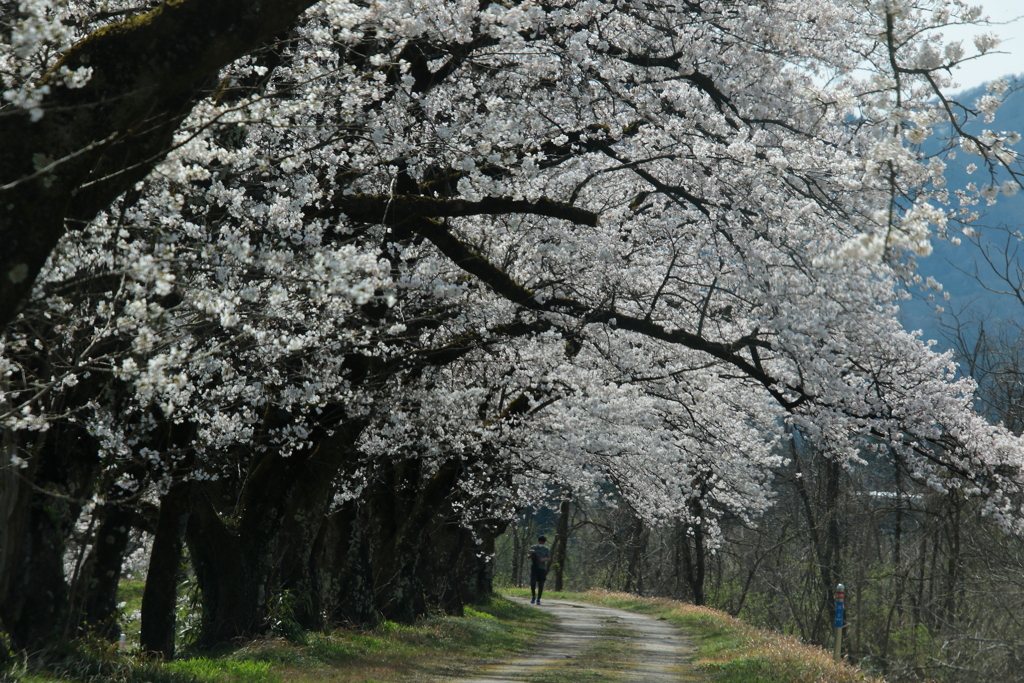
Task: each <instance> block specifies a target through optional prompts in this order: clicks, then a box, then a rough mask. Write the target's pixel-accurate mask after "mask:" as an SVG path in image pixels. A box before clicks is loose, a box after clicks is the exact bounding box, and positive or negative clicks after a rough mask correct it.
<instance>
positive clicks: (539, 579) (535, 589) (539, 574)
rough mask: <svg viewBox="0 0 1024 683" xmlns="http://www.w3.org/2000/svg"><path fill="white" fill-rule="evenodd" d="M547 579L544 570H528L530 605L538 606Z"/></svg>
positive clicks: (534, 568) (537, 568)
mask: <svg viewBox="0 0 1024 683" xmlns="http://www.w3.org/2000/svg"><path fill="white" fill-rule="evenodd" d="M547 578H548V572H547V570H546V569H541V568H540V567H531V568H530V603H531V604H532V603H537V604H540V597H541V595H543V594H544V582H545V581H546V580H547Z"/></svg>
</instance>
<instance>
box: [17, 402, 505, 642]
mask: <svg viewBox="0 0 1024 683" xmlns="http://www.w3.org/2000/svg"><path fill="white" fill-rule="evenodd" d="M364 426H365V424H364V423H362V422H351V423H348V424H344V425H341V426H339V427H337V428H336V429H335V430H334V431H333V432H332V434H331V435H329V436H324V437H323V438H321V440H320V441H319V444H318V445H317V447H316V448H314V449H313V450H312V451H311V452H310V453H309V454H307V455H306V456H300V455H293V456H290V457H283V456H281V455H279V454H276V453H268V454H265V455H264V456H263V457H262V458H261V459H260V460H259V461H258V462H256V463H255V465H254V466H253V467H252V468H251V471H250V472H249V475H248V477H247V478H246V479H245V484H244V485H243V487H242V489H241V491H240V492H238V494H237V495H225V494H227V493H231V492H230V491H228V490H227V489H226V488H225V485H224V484H223V483H220V482H210V481H205V482H189V481H187V479H182V478H180V476H179V475H181V474H182V473H181V472H178V473H176V474H174V479H175V480H176V483H174V484H173V485H171V486H170V488H169V489H168V491H167V492H166V493H165V494H164V495H163V496H162V498H161V501H160V508H159V512H158V513H155V512H154V514H153V515H152V517H153V518H154V519H155V524H154V520H145V519H143V518H142V517H140V513H139V510H138V507H139V506H138V504H137V503H135V504H120V503H117V502H112V503H109V504H107V505H106V506H104V507H103V508H101V509H99V510H98V511H97V512H96V513H95V515H94V521H93V527H94V529H93V534H92V535H91V539H92V540H91V541H90V542H91V543H92V546H93V547H92V550H91V552H90V553H89V554H88V555H86V554H85V552H84V547H85V542H83V552H82V558H81V562H80V564H81V567H80V571H79V574H80V575H81V577H82V578H81V580H79V581H78V582H77V584H76V586H74V587H71V586H69V583H68V581H67V579H66V578H65V568H64V559H65V554H66V550H67V539H69V538H70V537H71V535H72V534H71V530H72V527H73V526H74V524H75V522H76V520H77V519H78V517H79V514H80V512H81V509H82V506H81V502H80V501H82V500H85V499H87V498H88V497H89V493H90V492H89V491H86V490H85V489H83V488H82V486H83V485H85V483H89V482H94V480H95V475H96V472H95V471H94V470H96V468H97V467H98V466H99V463H98V462H97V461H96V458H95V455H94V454H95V452H96V450H95V444H93V443H92V442H91V439H90V438H89V437H88V436H87V435H86V434H85V433H84V432H80V431H76V430H75V429H74V428H73V427H63V428H54V429H52V430H50V432H48V433H47V434H46V435H45V437H43V436H42V435H39V436H40V442H39V444H38V445H37V446H36V447H35V451H36V455H35V456H34V457H33V458H32V459H31V462H32V463H33V466H34V467H35V468H36V469H37V471H35V472H34V473H33V483H34V487H32V486H24V485H21V483H20V482H23V481H24V480H23V479H21V478H18V476H17V474H15V476H14V477H12V476H10V475H9V474H5V479H4V480H3V482H0V484H2V485H3V486H4V487H5V490H10V491H11V492H12V493H14V494H16V495H15V496H14V497H12V498H10V499H8V498H5V499H4V503H5V507H4V509H3V510H2V512H3V513H4V522H5V524H4V533H5V534H6V535H7V536H8V537H10V538H12V539H13V542H11V543H10V544H8V543H5V545H4V549H3V550H4V561H5V562H6V563H8V564H9V565H11V566H10V570H9V571H6V572H5V573H4V575H3V578H4V580H5V582H6V584H7V585H6V587H5V588H6V590H5V593H4V602H3V605H2V619H3V626H4V628H5V630H7V631H8V632H9V633H11V636H12V640H13V644H14V646H15V647H16V648H18V649H28V648H32V649H38V648H41V647H45V646H46V645H47V644H48V643H50V642H53V641H54V640H60V639H66V638H67V637H69V636H72V635H74V634H75V633H77V632H80V630H81V629H85V630H88V631H91V632H94V633H97V634H99V635H101V636H104V637H107V638H110V639H116V638H117V636H118V633H119V625H118V622H117V606H116V605H117V603H116V595H117V587H118V581H119V579H120V576H121V568H122V562H123V559H124V555H125V552H126V546H127V541H128V536H129V533H130V531H131V530H132V528H138V527H142V528H147V529H148V530H150V531H152V532H153V533H154V541H153V547H152V554H151V558H150V566H149V573H148V578H147V583H146V587H145V591H144V594H143V606H142V632H141V645H142V647H143V649H144V650H145V651H149V652H156V653H159V654H160V655H162V656H163V657H164V658H166V659H171V658H173V656H174V638H175V631H176V627H175V612H176V598H177V595H176V591H177V585H178V583H179V580H180V578H181V571H182V566H183V559H184V546H186V545H187V547H188V550H189V559H190V561H191V563H192V567H193V570H194V572H195V575H196V579H197V583H198V585H199V588H200V591H201V595H202V607H203V620H202V628H201V637H200V643H199V644H200V645H201V646H212V645H216V644H220V643H224V642H229V641H232V640H235V639H238V638H246V637H251V636H255V635H259V634H261V633H264V632H265V631H266V630H267V628H268V625H269V621H270V616H271V610H272V609H273V604H272V603H273V601H274V599H275V598H280V596H282V595H286V596H288V597H289V600H288V603H289V607H288V609H289V614H288V615H287V617H288V618H290V619H293V620H294V621H295V622H296V623H297V625H299V626H301V627H303V628H307V629H316V628H322V627H323V626H324V625H325V617H326V619H327V620H330V621H333V622H339V623H352V624H366V623H374V622H376V621H378V620H380V619H382V618H383V619H390V620H394V621H400V622H410V621H412V620H414V619H416V618H417V617H419V616H422V615H424V614H425V613H426V612H427V611H428V609H429V608H440V609H442V610H444V611H445V612H448V613H452V614H460V613H461V612H462V609H463V606H464V605H465V604H467V603H469V602H476V601H481V600H484V599H486V598H487V597H488V596H489V594H490V592H491V572H490V566H489V556H490V554H491V553H492V552H493V545H494V540H495V538H496V537H497V536H498V535H500V533H501V532H502V531H503V530H504V524H503V523H499V522H497V521H495V520H476V521H474V522H473V523H472V524H467V523H466V522H464V520H463V519H462V517H461V514H462V513H461V505H457V503H465V502H466V501H464V500H459V497H460V495H462V494H461V493H460V488H459V485H460V482H461V479H462V477H463V476H464V473H465V467H466V462H465V461H463V460H460V459H452V460H449V461H446V462H443V463H441V464H440V465H428V464H427V463H425V462H424V461H423V460H421V459H419V458H405V459H399V460H396V461H393V462H387V463H380V464H379V465H378V466H377V468H376V470H375V475H374V477H373V478H372V479H371V480H370V481H369V482H368V484H367V485H366V486H365V487H364V490H363V491H362V493H361V495H360V496H359V497H358V498H356V499H355V500H352V501H349V502H347V503H345V504H343V505H342V506H341V507H340V508H339V509H336V510H334V511H333V512H332V511H331V506H332V501H333V499H334V494H335V490H336V489H335V486H334V482H335V481H336V478H337V476H338V475H339V474H340V473H341V472H342V470H343V469H344V467H345V466H346V464H350V463H351V462H353V460H354V459H355V458H356V457H357V455H356V451H355V442H356V440H357V439H358V436H359V435H360V433H361V432H362V429H363V427H364ZM21 447H22V448H23V449H24V448H27V447H29V446H26V445H22V446H21ZM9 448H13V446H10V445H9ZM85 470H88V471H85ZM5 472H7V471H5ZM17 496H21V497H23V498H25V503H24V504H22V505H20V506H19V505H17V504H12V503H11V501H12V500H16V499H17ZM7 508H10V509H7ZM19 515H20V516H19ZM16 531H20V535H19V534H15V533H14V532H16ZM73 591H77V594H74V593H73ZM72 598H74V599H73V600H72ZM72 602H73V603H74V604H72Z"/></svg>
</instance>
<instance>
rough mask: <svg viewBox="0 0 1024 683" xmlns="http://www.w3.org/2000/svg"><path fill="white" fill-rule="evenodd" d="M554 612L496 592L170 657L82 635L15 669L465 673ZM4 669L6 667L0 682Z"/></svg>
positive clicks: (288, 678) (45, 681)
mask: <svg viewBox="0 0 1024 683" xmlns="http://www.w3.org/2000/svg"><path fill="white" fill-rule="evenodd" d="M554 621H555V619H554V617H553V616H552V615H550V614H547V613H545V612H544V611H542V610H538V609H533V608H530V607H524V606H522V605H518V604H516V603H513V602H511V601H509V600H505V599H502V598H495V599H494V600H493V601H492V602H491V604H489V605H478V606H475V607H473V608H471V609H467V610H466V616H464V617H449V616H436V617H431V618H427V619H423V620H421V621H419V622H417V623H416V624H415V625H412V626H405V625H401V624H395V623H393V622H383V623H382V624H380V625H379V626H378V627H376V628H374V629H365V630H363V629H338V630H335V631H332V632H330V633H311V634H307V637H306V638H305V639H304V642H303V643H302V644H297V643H293V642H289V641H287V640H285V639H283V638H265V639H259V640H254V641H251V642H248V643H245V644H244V645H242V646H240V647H237V648H234V649H231V650H225V651H218V652H217V653H196V654H195V656H184V657H182V658H181V659H179V660H178V661H175V662H171V663H168V664H164V663H161V662H158V661H154V660H152V659H146V658H144V657H142V656H140V655H138V654H134V653H130V652H129V653H122V652H118V651H117V647H116V646H111V645H109V644H106V643H99V642H79V643H75V644H74V645H73V646H69V647H67V648H65V649H64V651H62V652H60V653H53V656H51V657H49V658H47V662H46V664H45V665H43V666H37V667H36V668H35V669H34V670H31V671H29V670H21V671H14V672H11V673H10V674H9V676H8V678H9V679H13V680H16V681H19V683H51V682H57V681H59V682H61V683H70V682H72V681H75V682H82V683H264V682H266V683H399V681H401V682H406V681H426V680H433V679H436V678H440V677H448V676H459V675H465V674H468V673H470V672H471V671H473V670H475V669H478V668H480V667H481V666H482V665H484V664H485V663H488V662H490V661H492V660H494V659H502V658H511V657H514V656H516V655H518V654H519V653H521V652H524V651H526V650H528V649H530V648H531V646H532V645H533V644H534V643H535V642H536V641H537V640H538V639H539V638H540V637H541V635H542V634H543V633H545V632H546V631H548V630H549V629H550V628H551V626H552V625H553V623H554ZM2 680H4V674H3V673H2V672H0V681H2Z"/></svg>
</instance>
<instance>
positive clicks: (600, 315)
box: [409, 218, 807, 409]
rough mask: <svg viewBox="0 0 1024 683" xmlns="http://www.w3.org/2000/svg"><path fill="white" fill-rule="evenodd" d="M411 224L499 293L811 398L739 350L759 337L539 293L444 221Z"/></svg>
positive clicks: (773, 390)
mask: <svg viewBox="0 0 1024 683" xmlns="http://www.w3.org/2000/svg"><path fill="white" fill-rule="evenodd" d="M409 227H410V229H411V230H413V231H414V232H417V233H418V234H420V235H422V236H423V237H425V238H426V239H428V240H430V242H431V243H433V244H434V246H436V247H437V248H438V249H439V250H440V251H441V253H443V254H444V255H445V256H447V257H448V258H449V259H451V260H452V261H453V262H454V263H455V264H456V265H458V266H459V267H460V268H462V269H463V270H464V271H466V272H467V273H470V274H471V275H474V276H476V277H477V278H479V279H480V280H481V281H482V282H483V283H484V284H486V285H487V286H488V287H490V289H491V290H492V291H494V292H495V293H496V294H498V295H500V296H502V297H504V298H505V299H508V300H509V301H511V302H513V303H515V304H518V305H520V306H522V307H523V308H527V309H530V310H533V311H541V312H551V313H560V314H563V315H569V316H571V317H573V318H577V319H580V320H586V321H587V322H594V323H604V324H606V325H610V326H612V327H617V328H619V329H623V330H628V331H630V332H636V333H637V334H642V335H644V336H646V337H649V338H651V339H658V340H661V341H665V342H668V343H670V344H678V345H680V346H685V347H686V348H689V349H693V350H695V351H702V352H704V353H707V354H709V355H711V356H713V357H715V358H717V359H719V360H721V361H724V362H725V363H728V364H729V365H731V366H733V367H735V368H737V369H738V370H740V371H741V372H742V373H743V374H744V375H746V376H747V377H750V378H751V379H753V380H754V381H756V382H758V383H759V384H761V385H762V386H763V387H764V388H765V389H766V390H767V391H768V392H769V393H770V394H771V395H772V397H773V398H774V399H775V400H776V401H778V402H779V404H780V405H782V406H783V407H785V408H786V409H793V408H795V407H797V406H798V405H800V404H801V403H803V402H804V401H805V400H806V398H807V397H805V396H804V395H803V393H802V392H801V391H800V390H796V392H797V393H798V394H799V396H798V398H797V399H795V400H792V399H789V398H787V397H786V396H785V394H784V393H783V392H782V391H781V390H780V389H779V386H778V382H777V381H776V380H775V379H774V378H773V377H771V376H770V375H769V374H768V373H766V372H765V371H764V370H763V369H761V368H759V367H757V366H756V365H755V364H754V363H752V362H751V361H749V360H747V359H746V358H744V357H743V356H741V355H740V354H739V351H740V350H741V349H744V348H748V347H749V346H750V345H751V344H752V343H755V340H751V339H749V338H746V337H745V338H743V339H739V340H737V341H735V342H733V343H731V344H726V343H721V342H712V341H708V340H707V339H705V338H703V337H701V336H698V335H696V334H693V333H690V332H686V331H685V330H671V331H670V330H667V329H665V328H664V327H662V326H661V325H659V324H657V323H654V322H651V321H650V320H645V319H643V318H637V317H634V316H630V315H625V314H623V313H621V312H620V311H616V310H614V309H612V308H605V307H601V306H597V307H591V306H587V305H586V304H584V303H581V302H579V301H576V300H574V299H569V298H564V297H551V298H543V297H538V296H537V295H536V294H535V293H534V292H532V291H530V290H529V289H527V288H526V287H523V286H522V285H520V284H519V283H518V282H516V281H515V280H514V279H513V278H511V277H510V276H509V275H508V274H507V273H505V272H504V271H502V270H501V269H500V268H498V267H496V266H494V265H493V264H492V263H491V262H490V261H488V260H487V258H486V257H484V256H483V255H481V254H479V253H478V252H477V251H475V250H474V249H473V248H471V247H470V246H469V245H467V244H465V243H464V242H462V241H461V240H459V239H458V238H457V237H455V236H454V235H453V234H452V233H451V232H449V231H448V230H447V229H446V228H445V226H444V225H442V224H441V223H440V222H438V221H434V220H429V219H425V218H424V219H420V220H417V221H414V222H410V225H409ZM762 345H763V344H762Z"/></svg>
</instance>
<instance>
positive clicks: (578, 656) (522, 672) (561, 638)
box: [454, 598, 709, 683]
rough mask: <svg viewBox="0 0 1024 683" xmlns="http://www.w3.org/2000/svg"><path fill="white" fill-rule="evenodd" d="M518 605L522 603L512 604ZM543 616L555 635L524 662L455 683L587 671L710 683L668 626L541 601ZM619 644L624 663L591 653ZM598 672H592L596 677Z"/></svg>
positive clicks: (502, 682) (565, 676) (628, 682)
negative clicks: (551, 619) (550, 618)
mask: <svg viewBox="0 0 1024 683" xmlns="http://www.w3.org/2000/svg"><path fill="white" fill-rule="evenodd" d="M512 599H513V600H516V601H517V602H521V603H527V601H526V600H523V599H518V598H512ZM537 609H542V610H544V611H545V612H551V613H552V614H554V615H555V616H557V617H558V625H557V626H556V627H555V630H554V631H552V632H551V633H550V634H549V635H547V636H546V637H545V638H544V639H543V640H542V641H541V644H540V645H539V646H538V647H537V649H535V650H533V651H532V652H530V653H527V654H526V655H525V656H524V657H523V658H521V659H518V660H515V661H512V662H503V663H501V664H497V665H495V666H492V667H489V668H487V669H485V670H484V671H481V672H480V673H478V674H477V675H475V676H472V677H469V678H460V679H454V680H457V681H458V683H521V682H522V681H543V680H545V679H551V680H558V679H561V680H573V675H572V672H573V669H572V668H571V667H572V666H575V665H578V666H580V667H583V668H586V669H588V678H594V675H595V674H596V675H597V676H598V677H599V678H601V679H607V680H614V681H617V682H621V683H707V681H709V679H708V678H707V677H706V676H704V675H702V674H701V673H700V672H699V671H697V670H696V669H695V668H694V667H692V666H690V665H689V664H688V662H689V660H690V658H691V656H692V654H693V646H692V644H691V643H690V641H689V640H688V639H687V638H686V636H685V635H683V633H682V632H681V631H679V629H677V628H676V627H675V626H673V625H672V624H670V623H668V622H667V621H661V620H658V619H654V618H652V617H648V616H645V615H643V614H637V613H635V612H626V611H624V610H618V609H612V608H610V607H597V606H595V605H586V604H582V603H576V602H566V601H564V600H551V601H548V600H545V601H544V602H543V604H542V606H540V607H538V608H537ZM616 640H619V641H622V642H621V645H622V647H623V648H624V649H627V650H629V651H631V653H632V654H633V656H630V657H629V658H628V659H629V661H627V662H621V661H620V662H609V661H605V659H604V658H602V657H600V656H596V655H595V654H594V652H595V649H594V648H595V647H600V646H602V645H607V644H608V643H612V644H613V645H614V642H615V641H616ZM595 669H596V671H595Z"/></svg>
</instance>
